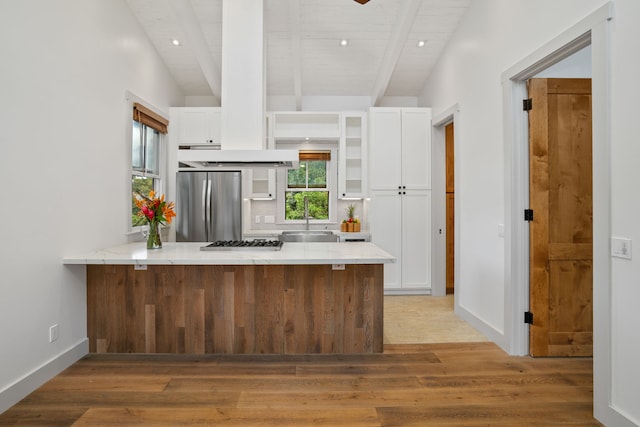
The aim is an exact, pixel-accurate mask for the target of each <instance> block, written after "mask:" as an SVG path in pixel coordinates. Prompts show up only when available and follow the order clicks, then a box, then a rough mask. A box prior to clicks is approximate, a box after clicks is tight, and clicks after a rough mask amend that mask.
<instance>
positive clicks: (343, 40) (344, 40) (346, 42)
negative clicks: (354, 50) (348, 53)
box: [340, 39, 349, 46]
mask: <svg viewBox="0 0 640 427" xmlns="http://www.w3.org/2000/svg"><path fill="white" fill-rule="evenodd" d="M348 44H349V40H347V39H342V40H340V46H346V45H348Z"/></svg>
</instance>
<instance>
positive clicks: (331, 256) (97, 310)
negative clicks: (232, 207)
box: [64, 242, 395, 354]
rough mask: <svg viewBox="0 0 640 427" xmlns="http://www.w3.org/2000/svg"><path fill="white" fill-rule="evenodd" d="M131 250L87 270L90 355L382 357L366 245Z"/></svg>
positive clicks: (383, 256) (373, 250) (377, 268)
mask: <svg viewBox="0 0 640 427" xmlns="http://www.w3.org/2000/svg"><path fill="white" fill-rule="evenodd" d="M201 246H203V243H165V244H164V245H163V248H162V249H160V250H151V251H147V250H146V248H145V244H144V243H130V244H126V245H122V246H117V247H113V248H109V249H105V250H100V251H96V252H93V253H90V254H87V255H83V256H78V257H67V258H65V259H64V263H65V264H67V265H73V264H77V265H86V268H87V334H88V337H89V351H90V352H97V353H102V352H109V353H112V352H113V353H189V354H204V353H231V354H256V353H265V354H303V353H380V352H382V344H383V338H382V328H383V281H384V279H383V265H384V263H390V262H395V258H394V257H393V256H391V255H389V254H388V253H386V252H385V251H383V250H382V249H380V248H378V247H377V246H375V245H374V244H372V243H365V242H358V243H294V242H286V243H285V244H284V245H283V246H282V249H281V250H279V251H267V250H251V249H247V250H229V251H212V252H209V251H201V250H200V247H201Z"/></svg>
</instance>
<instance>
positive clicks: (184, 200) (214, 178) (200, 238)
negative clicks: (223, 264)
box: [176, 171, 242, 242]
mask: <svg viewBox="0 0 640 427" xmlns="http://www.w3.org/2000/svg"><path fill="white" fill-rule="evenodd" d="M176 220H177V226H176V241H178V242H215V241H217V240H241V239H242V179H241V174H240V172H235V171H230V172H206V171H198V172H178V181H177V197H176Z"/></svg>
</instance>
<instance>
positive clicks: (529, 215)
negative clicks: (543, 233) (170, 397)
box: [524, 209, 533, 221]
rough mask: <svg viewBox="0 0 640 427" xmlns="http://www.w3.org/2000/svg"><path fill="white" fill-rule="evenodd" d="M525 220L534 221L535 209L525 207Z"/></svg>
mask: <svg viewBox="0 0 640 427" xmlns="http://www.w3.org/2000/svg"><path fill="white" fill-rule="evenodd" d="M524 220H525V221H533V209H525V210H524Z"/></svg>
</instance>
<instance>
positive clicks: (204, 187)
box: [200, 178, 209, 240]
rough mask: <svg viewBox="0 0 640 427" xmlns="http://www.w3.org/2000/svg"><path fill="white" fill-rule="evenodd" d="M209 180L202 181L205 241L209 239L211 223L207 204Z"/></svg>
mask: <svg viewBox="0 0 640 427" xmlns="http://www.w3.org/2000/svg"><path fill="white" fill-rule="evenodd" d="M207 183H208V180H207V178H205V179H203V180H202V204H201V205H200V206H202V212H201V214H202V221H203V222H204V238H205V240H208V239H209V221H208V220H207V218H208V214H207V211H208V202H207V193H208V185H207Z"/></svg>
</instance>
